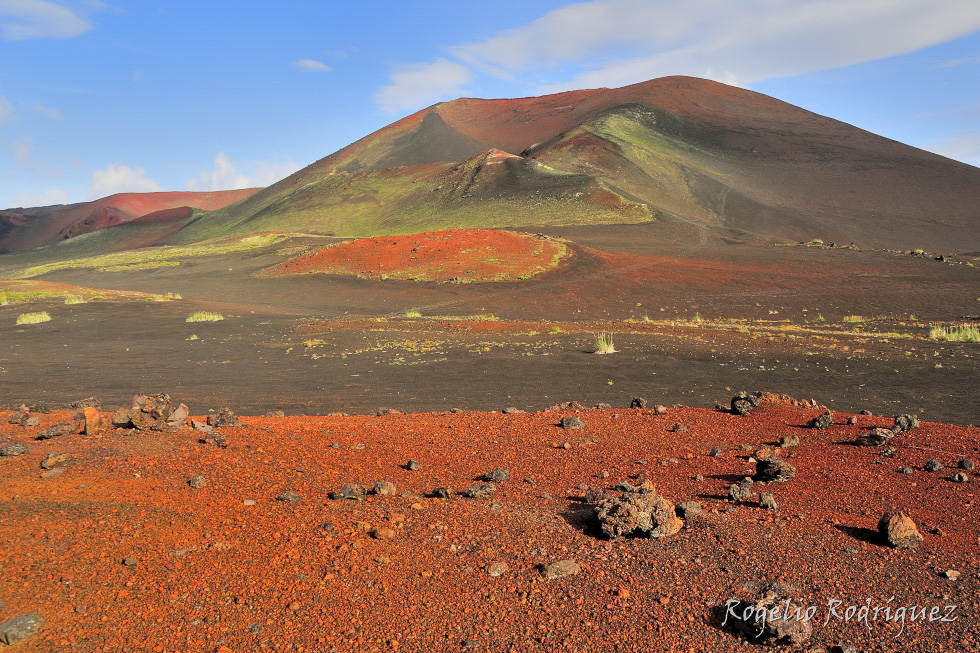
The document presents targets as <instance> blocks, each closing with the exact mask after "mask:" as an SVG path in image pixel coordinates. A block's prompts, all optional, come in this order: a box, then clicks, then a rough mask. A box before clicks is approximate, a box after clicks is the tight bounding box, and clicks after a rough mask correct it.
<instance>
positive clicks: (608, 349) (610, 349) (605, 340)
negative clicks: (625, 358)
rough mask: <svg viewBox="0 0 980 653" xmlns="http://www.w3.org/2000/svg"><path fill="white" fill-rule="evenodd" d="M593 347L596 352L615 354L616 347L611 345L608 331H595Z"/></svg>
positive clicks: (611, 341) (611, 340) (610, 336)
mask: <svg viewBox="0 0 980 653" xmlns="http://www.w3.org/2000/svg"><path fill="white" fill-rule="evenodd" d="M592 347H593V349H595V353H597V354H615V353H616V348H615V346H614V345H613V339H612V334H610V333H597V334H595V340H594V341H593V343H592Z"/></svg>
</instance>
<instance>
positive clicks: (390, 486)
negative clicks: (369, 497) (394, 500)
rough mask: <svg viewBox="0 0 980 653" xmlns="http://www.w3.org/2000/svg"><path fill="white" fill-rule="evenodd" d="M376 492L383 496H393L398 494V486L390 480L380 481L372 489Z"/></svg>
mask: <svg viewBox="0 0 980 653" xmlns="http://www.w3.org/2000/svg"><path fill="white" fill-rule="evenodd" d="M372 491H373V492H374V493H375V494H377V495H379V496H383V497H393V496H395V495H396V494H398V488H397V487H395V484H394V483H391V482H390V481H378V482H377V483H375V484H374V489H373V490H372Z"/></svg>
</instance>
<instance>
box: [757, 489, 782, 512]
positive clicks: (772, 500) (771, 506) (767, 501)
mask: <svg viewBox="0 0 980 653" xmlns="http://www.w3.org/2000/svg"><path fill="white" fill-rule="evenodd" d="M759 507H760V508H764V509H765V510H778V509H779V506H778V505H777V504H776V497H774V496H772V495H771V494H769V493H768V492H763V493H762V494H760V495H759Z"/></svg>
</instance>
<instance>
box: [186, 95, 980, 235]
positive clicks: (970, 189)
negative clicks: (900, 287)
mask: <svg viewBox="0 0 980 653" xmlns="http://www.w3.org/2000/svg"><path fill="white" fill-rule="evenodd" d="M978 205H980V170H978V169H977V168H973V167H971V166H968V165H966V164H962V163H958V162H955V161H951V160H949V159H945V158H943V157H940V156H938V155H935V154H931V153H928V152H924V151H922V150H918V149H915V148H912V147H909V146H907V145H903V144H901V143H898V142H895V141H891V140H889V139H886V138H883V137H880V136H876V135H874V134H871V133H869V132H866V131H863V130H860V129H857V128H855V127H852V126H850V125H847V124H845V123H841V122H839V121H836V120H832V119H830V118H826V117H823V116H820V115H817V114H814V113H811V112H809V111H806V110H804V109H800V108H798V107H795V106H792V105H790V104H787V103H785V102H781V101H779V100H776V99H773V98H770V97H767V96H764V95H761V94H759V93H754V92H752V91H748V90H745V89H740V88H734V87H730V86H726V85H724V84H720V83H717V82H711V81H707V80H703V79H695V78H686V77H668V78H662V79H656V80H652V81H649V82H644V83H641V84H635V85H633V86H628V87H624V88H619V89H594V90H585V91H572V92H568V93H559V94H556V95H548V96H543V97H534V98H521V99H512V100H479V99H471V98H463V99H459V100H454V101H452V102H446V103H441V104H437V105H434V106H432V107H429V108H428V109H425V110H423V111H420V112H418V113H415V114H413V115H411V116H408V117H406V118H404V119H402V120H399V121H397V122H395V123H393V124H391V125H389V126H387V127H385V128H383V129H381V130H379V131H377V132H375V133H373V134H371V135H369V136H367V137H365V138H363V139H361V140H359V141H357V142H355V143H353V144H351V145H349V146H348V147H346V148H343V149H342V150H340V151H338V152H336V153H334V154H332V155H330V156H328V157H326V158H324V159H321V160H320V161H317V162H316V163H314V164H312V165H310V166H308V167H307V168H305V169H303V170H301V171H299V172H297V173H295V174H294V175H292V176H290V177H288V178H286V179H284V180H282V181H280V182H279V183H277V184H274V185H272V186H270V187H268V188H266V189H263V190H261V191H259V192H257V193H255V194H254V195H252V196H251V197H249V198H248V199H246V200H245V201H243V202H240V203H238V204H235V205H233V206H229V207H226V208H224V209H221V210H218V211H215V212H213V213H211V214H209V215H207V216H205V217H204V218H202V219H199V220H196V221H195V223H194V224H193V225H190V226H188V227H187V228H185V229H184V230H182V232H181V233H180V234H179V235H178V236H177V238H178V239H179V241H181V242H191V241H194V240H200V239H202V238H210V237H216V236H222V235H228V234H234V233H247V232H254V231H265V230H279V231H303V232H310V233H326V234H335V235H338V236H370V235H382V234H398V233H411V232H421V231H430V230H436V229H446V228H459V227H470V228H486V227H505V226H517V227H521V226H524V227H526V226H549V225H550V226H554V225H567V224H614V223H615V224H625V223H642V222H648V221H651V220H682V221H686V222H692V223H694V224H697V225H701V226H704V227H706V228H709V229H711V230H714V231H716V232H718V233H720V234H722V235H725V236H732V237H736V238H746V237H756V238H761V239H765V240H776V241H786V240H789V241H797V240H810V239H813V238H820V239H823V240H828V241H836V242H838V243H845V244H846V243H851V242H854V243H856V244H858V245H861V246H866V247H880V248H895V249H913V248H925V249H928V250H930V251H943V252H945V251H969V250H977V249H980V229H978V228H977V227H978V226H980V225H978V222H980V215H978V213H977V211H976V208H975V207H976V206H978Z"/></svg>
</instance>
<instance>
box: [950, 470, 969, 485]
mask: <svg viewBox="0 0 980 653" xmlns="http://www.w3.org/2000/svg"><path fill="white" fill-rule="evenodd" d="M969 481H970V477H969V476H967V475H966V474H964V473H963V472H956V473H955V474H953V482H954V483H968V482H969Z"/></svg>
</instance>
